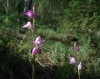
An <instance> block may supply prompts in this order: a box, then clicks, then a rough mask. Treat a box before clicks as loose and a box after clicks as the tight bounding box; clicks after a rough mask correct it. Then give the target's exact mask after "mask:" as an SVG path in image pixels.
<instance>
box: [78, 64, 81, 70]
mask: <svg viewBox="0 0 100 79" xmlns="http://www.w3.org/2000/svg"><path fill="white" fill-rule="evenodd" d="M81 68H82V62H80V63H79V65H78V70H81Z"/></svg>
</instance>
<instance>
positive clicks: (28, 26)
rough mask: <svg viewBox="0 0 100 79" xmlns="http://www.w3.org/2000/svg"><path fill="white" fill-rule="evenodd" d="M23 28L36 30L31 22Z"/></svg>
mask: <svg viewBox="0 0 100 79" xmlns="http://www.w3.org/2000/svg"><path fill="white" fill-rule="evenodd" d="M22 28H28V29H30V28H34V26H33V24H32V23H31V22H27V24H25V25H24V26H23V27H22Z"/></svg>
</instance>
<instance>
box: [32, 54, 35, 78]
mask: <svg viewBox="0 0 100 79" xmlns="http://www.w3.org/2000/svg"><path fill="white" fill-rule="evenodd" d="M34 62H35V55H33V58H32V79H34V72H35V68H34Z"/></svg>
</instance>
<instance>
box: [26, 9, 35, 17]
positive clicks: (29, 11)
mask: <svg viewBox="0 0 100 79" xmlns="http://www.w3.org/2000/svg"><path fill="white" fill-rule="evenodd" d="M25 15H26V16H28V17H29V18H34V17H35V14H34V13H33V12H32V11H31V10H28V11H27V12H26V13H25Z"/></svg>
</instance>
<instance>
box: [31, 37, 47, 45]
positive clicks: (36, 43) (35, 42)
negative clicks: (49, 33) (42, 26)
mask: <svg viewBox="0 0 100 79" xmlns="http://www.w3.org/2000/svg"><path fill="white" fill-rule="evenodd" d="M44 41H45V40H41V37H40V36H38V37H37V38H36V39H35V41H33V44H34V45H40V44H43V43H44Z"/></svg>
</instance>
